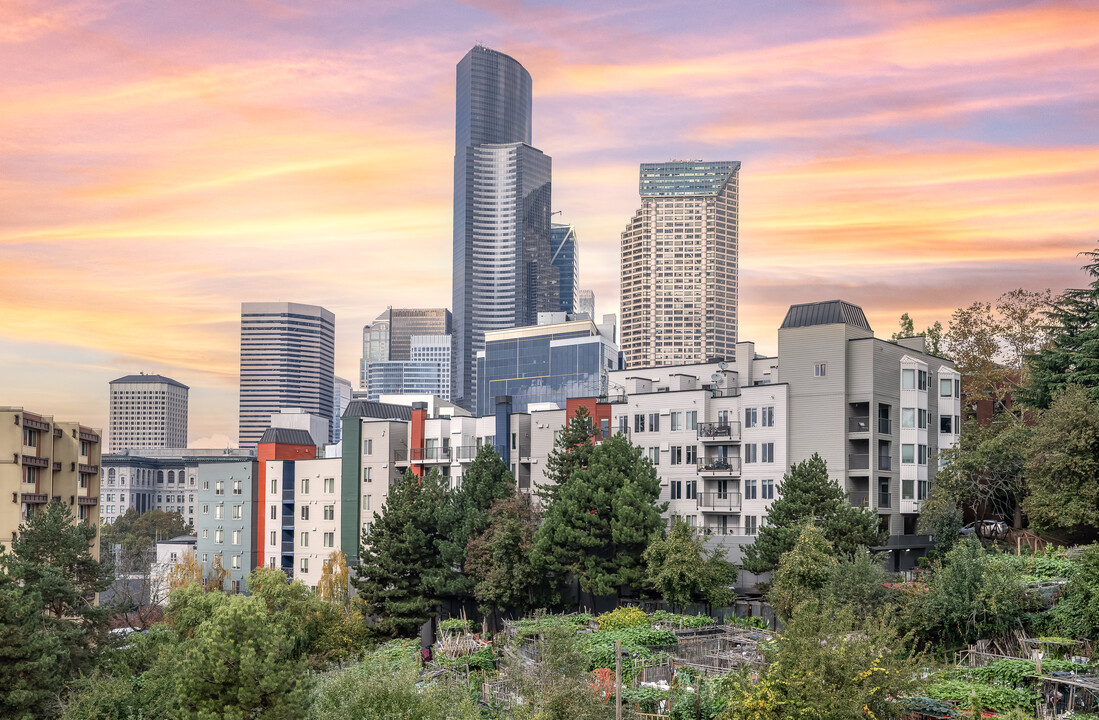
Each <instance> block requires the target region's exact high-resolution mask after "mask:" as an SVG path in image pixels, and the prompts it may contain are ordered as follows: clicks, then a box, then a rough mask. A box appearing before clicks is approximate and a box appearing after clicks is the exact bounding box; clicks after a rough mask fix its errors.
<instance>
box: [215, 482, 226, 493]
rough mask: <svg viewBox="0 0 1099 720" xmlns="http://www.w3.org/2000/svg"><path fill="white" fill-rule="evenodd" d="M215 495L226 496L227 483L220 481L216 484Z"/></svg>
mask: <svg viewBox="0 0 1099 720" xmlns="http://www.w3.org/2000/svg"><path fill="white" fill-rule="evenodd" d="M214 494H215V495H224V494H225V481H224V480H218V481H217V482H216V483H214Z"/></svg>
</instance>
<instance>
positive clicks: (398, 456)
mask: <svg viewBox="0 0 1099 720" xmlns="http://www.w3.org/2000/svg"><path fill="white" fill-rule="evenodd" d="M393 462H394V463H397V464H399V465H407V464H408V448H397V449H396V450H394V451H393Z"/></svg>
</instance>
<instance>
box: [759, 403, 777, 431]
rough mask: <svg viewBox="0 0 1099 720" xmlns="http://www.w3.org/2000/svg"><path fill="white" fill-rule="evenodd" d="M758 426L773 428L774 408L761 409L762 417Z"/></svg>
mask: <svg viewBox="0 0 1099 720" xmlns="http://www.w3.org/2000/svg"><path fill="white" fill-rule="evenodd" d="M759 424H760V425H762V426H763V427H774V426H775V408H774V407H765V408H763V411H762V417H761V418H760V422H759Z"/></svg>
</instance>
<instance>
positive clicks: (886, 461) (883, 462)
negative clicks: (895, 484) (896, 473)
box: [878, 455, 893, 470]
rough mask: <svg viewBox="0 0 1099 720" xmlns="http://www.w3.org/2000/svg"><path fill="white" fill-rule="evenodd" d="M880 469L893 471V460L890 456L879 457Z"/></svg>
mask: <svg viewBox="0 0 1099 720" xmlns="http://www.w3.org/2000/svg"><path fill="white" fill-rule="evenodd" d="M878 469H879V470H892V469H893V460H892V459H891V458H890V457H889V456H888V455H879V456H878Z"/></svg>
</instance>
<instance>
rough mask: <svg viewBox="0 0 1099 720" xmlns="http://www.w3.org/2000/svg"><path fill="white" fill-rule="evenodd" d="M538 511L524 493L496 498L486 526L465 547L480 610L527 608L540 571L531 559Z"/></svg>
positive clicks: (467, 566)
mask: <svg viewBox="0 0 1099 720" xmlns="http://www.w3.org/2000/svg"><path fill="white" fill-rule="evenodd" d="M538 517H539V515H538V510H537V509H536V508H535V507H534V505H533V503H532V502H531V500H530V496H529V495H527V494H526V493H514V494H513V495H512V496H511V497H508V498H505V499H503V500H497V501H496V502H494V503H493V504H492V510H491V511H490V512H489V525H488V528H486V529H485V531H484V532H483V533H481V534H480V535H478V536H476V537H474V538H473V539H471V540H470V541H469V545H468V546H467V547H466V571H467V572H468V573H469V575H470V577H471V578H472V579H473V580H474V581H475V582H476V585H475V586H474V589H473V592H474V596H475V597H476V598H477V602H478V603H480V605H481V608H482V611H485V612H496V611H498V610H500V609H501V608H513V609H515V610H519V611H522V610H527V609H529V608H530V607H531V606H532V605H533V600H534V595H533V590H534V588H535V586H536V585H537V584H538V582H539V580H540V579H541V573H540V572H539V571H538V568H536V567H534V565H533V563H532V562H531V549H532V548H533V546H534V534H535V532H536V531H537V529H538Z"/></svg>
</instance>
